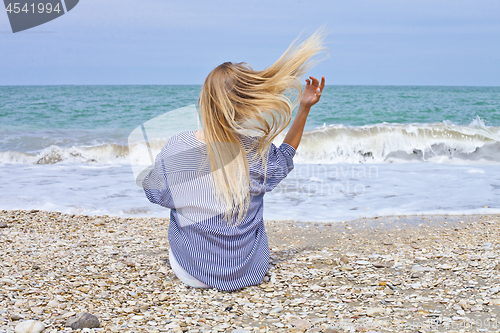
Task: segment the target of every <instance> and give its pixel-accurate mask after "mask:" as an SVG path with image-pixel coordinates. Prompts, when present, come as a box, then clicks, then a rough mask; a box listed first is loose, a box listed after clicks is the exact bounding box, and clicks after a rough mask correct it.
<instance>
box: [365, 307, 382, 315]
mask: <svg viewBox="0 0 500 333" xmlns="http://www.w3.org/2000/svg"><path fill="white" fill-rule="evenodd" d="M384 312H385V310H384V308H368V309H366V315H367V316H369V317H374V316H375V315H376V314H380V313H384Z"/></svg>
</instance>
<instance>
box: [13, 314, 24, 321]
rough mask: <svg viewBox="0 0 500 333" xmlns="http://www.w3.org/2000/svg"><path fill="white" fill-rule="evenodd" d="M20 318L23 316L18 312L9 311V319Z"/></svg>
mask: <svg viewBox="0 0 500 333" xmlns="http://www.w3.org/2000/svg"><path fill="white" fill-rule="evenodd" d="M20 319H24V316H22V315H21V314H19V313H11V314H10V320H12V321H16V320H20Z"/></svg>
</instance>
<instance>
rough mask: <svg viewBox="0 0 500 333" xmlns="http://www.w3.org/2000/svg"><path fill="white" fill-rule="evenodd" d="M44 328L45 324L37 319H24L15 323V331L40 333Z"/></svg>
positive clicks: (18, 332) (16, 332)
mask: <svg viewBox="0 0 500 333" xmlns="http://www.w3.org/2000/svg"><path fill="white" fill-rule="evenodd" d="M44 329H45V325H44V324H43V323H42V322H40V321H38V320H26V321H22V322H20V323H19V324H17V325H16V328H15V329H14V331H15V333H40V332H42V331H43V330H44Z"/></svg>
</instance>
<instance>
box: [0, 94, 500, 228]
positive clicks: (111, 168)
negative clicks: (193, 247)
mask: <svg viewBox="0 0 500 333" xmlns="http://www.w3.org/2000/svg"><path fill="white" fill-rule="evenodd" d="M200 90H201V86H199V85H193V86H185V85H177V86H175V85H154V86H146V85H140V86H139V85H138V86H100V85H96V86H75V85H62V86H0V179H1V182H0V210H12V209H24V210H32V209H38V210H47V211H58V212H63V213H68V214H87V215H96V214H99V215H110V216H122V217H125V216H127V217H168V216H169V210H168V209H166V208H164V207H161V206H158V205H154V204H152V203H150V202H149V201H148V200H147V198H146V197H145V195H144V192H143V190H142V188H141V187H140V186H139V185H140V179H141V177H142V176H143V175H144V172H145V170H146V169H147V168H148V166H149V165H151V161H153V160H154V157H155V156H156V155H157V154H158V153H159V151H160V149H161V148H162V146H163V145H164V144H165V143H166V142H167V140H168V138H169V137H170V136H172V135H175V134H176V133H178V132H180V131H186V130H196V129H198V128H199V121H198V117H197V112H196V103H197V100H198V95H199V93H200ZM283 138H284V134H280V135H279V136H278V137H277V138H276V140H275V142H274V143H275V144H276V145H279V144H280V143H281V142H282V141H283ZM294 162H295V168H294V170H293V171H292V172H291V173H290V174H289V175H288V177H287V178H286V179H285V180H284V181H283V182H282V183H280V185H279V186H278V187H277V188H276V189H274V190H273V191H272V192H269V193H267V194H266V195H265V205H264V218H265V219H268V220H271V219H272V220H295V221H303V222H341V221H348V220H354V219H358V218H364V217H379V216H391V215H424V214H440V215H458V214H499V213H500V87H448V86H446V87H439V86H326V87H325V89H324V91H323V94H322V97H321V101H320V102H319V103H318V104H317V105H315V106H314V107H313V108H312V110H311V112H310V115H309V118H308V120H307V124H306V128H305V133H304V136H303V138H302V142H301V144H300V147H299V148H298V150H297V153H296V156H295V158H294Z"/></svg>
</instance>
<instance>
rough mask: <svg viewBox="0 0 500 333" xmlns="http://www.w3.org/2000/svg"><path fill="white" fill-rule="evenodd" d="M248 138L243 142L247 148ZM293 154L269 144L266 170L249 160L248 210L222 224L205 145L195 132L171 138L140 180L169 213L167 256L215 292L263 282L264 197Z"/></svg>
mask: <svg viewBox="0 0 500 333" xmlns="http://www.w3.org/2000/svg"><path fill="white" fill-rule="evenodd" d="M249 142H251V141H250V138H243V139H242V144H243V145H245V146H246V143H249ZM294 155H295V149H294V148H293V147H292V146H290V145H288V144H286V143H283V144H282V145H281V146H280V147H279V148H277V147H276V146H275V145H271V148H270V151H269V155H268V161H267V170H266V174H265V175H264V168H263V167H262V165H259V163H258V162H257V160H254V161H252V159H251V158H249V159H248V160H249V172H250V195H251V200H250V206H249V209H248V212H247V214H246V217H245V218H244V220H243V221H242V222H241V223H240V224H238V225H237V226H230V225H228V224H227V223H226V222H225V221H224V220H223V219H222V216H223V209H222V207H221V206H220V205H219V204H218V203H217V202H216V199H215V196H214V193H213V189H212V185H211V180H212V178H211V173H210V171H211V168H210V163H209V158H208V153H207V147H206V145H205V143H203V142H201V141H199V140H198V139H196V137H195V135H194V131H188V132H181V133H179V134H177V135H175V136H173V137H171V138H170V139H169V140H168V142H167V144H166V145H165V146H164V147H163V148H162V150H161V152H160V154H158V156H157V157H156V161H155V166H154V168H153V169H152V170H151V171H150V172H149V174H148V175H147V176H146V178H144V181H143V188H144V191H145V193H146V196H147V198H148V199H149V201H151V202H153V203H155V204H159V205H161V206H164V207H167V208H170V209H171V212H170V227H169V232H168V240H169V243H170V247H171V249H172V252H173V254H174V256H175V258H176V259H177V261H178V262H179V264H180V266H181V267H182V268H184V269H185V270H186V271H187V272H188V273H189V274H190V275H192V276H193V277H195V278H196V279H198V280H199V281H201V282H203V283H205V284H207V285H209V286H211V287H214V288H217V289H219V290H236V289H240V288H243V287H246V286H251V285H255V284H259V283H261V282H262V278H263V277H264V275H265V273H266V271H267V268H268V265H269V245H268V242H267V235H266V231H265V228H264V221H263V216H262V214H263V198H264V193H265V192H268V191H271V190H272V189H274V188H275V187H276V185H278V183H279V182H280V181H281V180H283V179H284V178H285V177H286V176H287V175H288V173H289V172H290V171H291V170H292V169H293V156H294Z"/></svg>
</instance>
